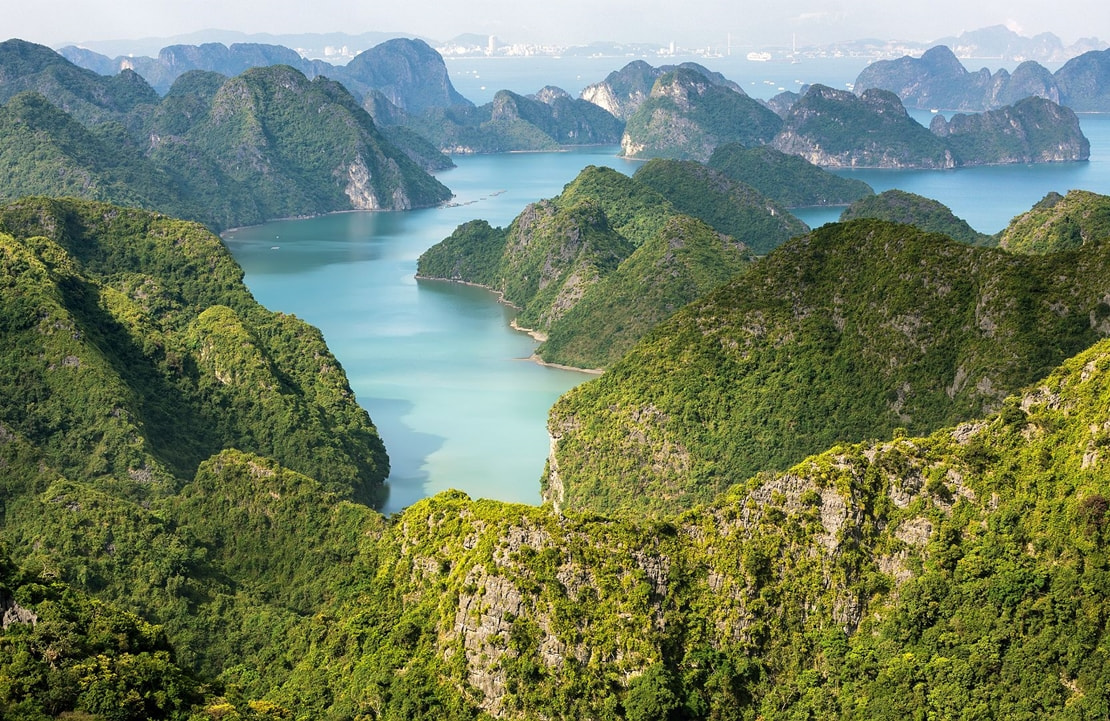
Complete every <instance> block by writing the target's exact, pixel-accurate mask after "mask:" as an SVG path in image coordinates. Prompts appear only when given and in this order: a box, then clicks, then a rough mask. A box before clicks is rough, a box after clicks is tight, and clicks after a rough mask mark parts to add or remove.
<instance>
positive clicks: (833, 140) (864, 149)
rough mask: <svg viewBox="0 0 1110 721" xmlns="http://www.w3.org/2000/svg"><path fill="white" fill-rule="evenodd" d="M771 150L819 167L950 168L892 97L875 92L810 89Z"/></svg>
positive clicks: (936, 144)
mask: <svg viewBox="0 0 1110 721" xmlns="http://www.w3.org/2000/svg"><path fill="white" fill-rule="evenodd" d="M771 146H772V147H773V148H775V149H776V150H780V151H782V152H784V153H787V154H790V155H799V156H801V157H803V158H805V159H806V160H808V161H809V162H811V163H813V164H814V165H820V166H824V167H834V168H851V167H871V168H910V167H916V168H951V167H954V166H955V160H954V158H953V157H952V155H951V153H949V152H948V151H947V149H946V148H945V147H944V144H943V143H942V142H941V141H940V140H939V139H938V138H936V137H935V136H934V135H932V134H931V133H929V131H928V130H927V129H926V128H924V127H922V126H921V125H920V124H919V123H917V122H915V121H914V120H913V119H912V118H910V117H909V115H908V114H907V113H906V110H905V108H904V107H902V104H901V103H900V102H899V101H898V98H897V96H895V95H894V94H892V93H889V92H886V91H881V90H868V91H865V92H864V93H863V94H862V95H860V96H856V95H853V94H852V93H849V92H847V91H843V90H834V89H833V88H829V87H826V86H823V85H815V86H813V87H811V88H810V89H809V90H808V91H807V92H806V94H805V95H804V96H803V97H802V98H801V99H800V100H799V101H798V102H796V103H795V104H794V105H793V107H792V108H791V109H790V111H789V112H788V113H787V115H786V118H785V119H784V120H783V126H782V130H781V131H780V132H779V134H778V135H777V136H775V138H774V140H772V141H771Z"/></svg>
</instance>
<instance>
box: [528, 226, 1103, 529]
mask: <svg viewBox="0 0 1110 721" xmlns="http://www.w3.org/2000/svg"><path fill="white" fill-rule="evenodd" d="M1108 253H1110V249H1108V248H1107V246H1106V245H1105V244H1099V245H1096V246H1092V247H1091V248H1089V249H1088V250H1087V252H1085V253H1083V252H1081V253H1077V254H1055V255H1052V256H1047V257H1039V258H1033V257H1028V256H1013V255H1010V254H1007V253H1004V252H1001V251H997V250H988V249H977V248H971V247H968V246H966V245H963V244H959V243H956V242H955V241H952V240H951V239H948V238H947V237H945V236H940V235H929V234H926V233H924V232H922V231H920V230H918V229H916V228H914V227H912V226H905V225H895V224H890V223H883V222H878V221H852V222H849V223H843V224H838V225H828V226H825V227H823V228H821V229H818V230H815V231H813V232H812V233H811V234H810V235H808V236H806V237H804V238H800V239H796V240H794V241H791V242H789V243H787V244H786V245H784V246H782V247H780V248H779V249H777V250H776V251H774V252H773V253H771V254H770V255H769V256H767V257H766V258H765V259H763V260H761V261H760V262H759V263H758V264H756V265H754V266H753V267H752V268H751V269H750V270H749V271H748V272H747V273H746V274H744V275H742V276H739V277H737V278H736V279H734V280H733V281H732V282H730V283H729V284H728V285H727V286H725V287H724V288H722V289H720V290H719V291H717V292H715V293H713V294H711V295H709V296H708V297H706V298H705V299H703V300H701V301H698V302H695V303H693V304H691V305H690V306H688V307H687V308H684V309H683V310H682V311H681V312H680V313H678V314H676V315H675V316H674V317H673V318H672V319H671V320H670V321H668V322H666V323H664V324H663V325H661V326H660V327H659V328H658V329H656V331H655V332H653V333H652V334H650V335H649V336H648V337H646V338H645V339H644V340H643V341H641V343H640V344H639V345H638V346H637V347H635V348H634V349H633V350H632V351H631V352H630V353H629V354H628V355H626V356H625V357H624V358H622V359H621V361H620V362H618V363H616V364H614V366H613V367H612V368H611V369H610V370H609V371H608V372H607V373H606V374H605V375H604V376H602V377H601V378H600V379H598V380H596V381H592V382H590V383H587V384H585V385H582V386H580V387H578V388H576V389H575V390H573V391H571V392H570V393H568V394H567V395H566V396H564V397H563V398H562V399H560V401H559V402H558V403H557V404H556V406H555V408H554V409H553V412H552V417H551V421H550V424H549V426H550V430H551V433H552V435H553V436H554V438H555V445H554V450H553V455H552V470H551V471H550V472H549V475H548V479H547V484H546V485H547V490H546V494H547V497H549V498H553V499H555V500H556V501H559V502H560V503H561V505H562V506H563V507H565V508H583V509H585V508H589V509H593V510H599V511H604V512H616V511H618V510H620V511H621V512H642V513H648V514H650V515H655V516H669V515H671V514H673V513H675V512H677V511H678V510H680V509H682V508H688V507H690V506H692V505H694V504H696V503H699V502H704V501H707V500H709V499H710V498H712V497H713V496H714V495H715V494H717V493H718V492H720V491H722V490H723V489H725V488H727V487H728V486H729V485H731V484H733V483H735V482H736V481H737V480H738V479H739V478H744V477H746V476H748V475H750V474H752V473H755V472H756V471H758V470H760V469H765V468H775V467H778V468H782V467H786V466H788V465H790V464H792V463H794V462H796V461H798V460H800V459H801V458H802V457H804V456H805V455H807V454H809V453H813V452H816V451H817V450H819V449H821V448H824V447H828V446H830V445H832V444H833V443H836V442H838V441H842V440H856V439H861V438H868V437H874V436H882V435H889V434H890V433H892V432H893V430H894V429H895V428H898V427H904V428H907V429H909V430H910V431H911V432H915V433H919V432H926V431H929V430H931V429H933V428H936V427H938V426H940V425H943V424H947V423H953V422H956V421H958V420H961V419H966V418H972V417H975V416H978V415H981V414H982V413H984V412H987V411H989V410H991V409H993V408H996V407H997V405H998V404H999V403H1000V402H1001V399H1002V398H1003V397H1004V396H1005V395H1006V394H1007V393H1009V392H1011V391H1012V390H1015V389H1017V388H1020V387H1021V386H1022V385H1024V384H1026V383H1029V382H1031V381H1032V380H1034V379H1035V378H1036V377H1037V376H1039V375H1041V374H1043V373H1045V372H1047V371H1048V370H1049V369H1050V368H1052V367H1053V366H1054V365H1055V364H1056V363H1059V362H1060V361H1061V360H1063V359H1064V358H1066V357H1067V356H1068V355H1070V354H1072V353H1074V352H1077V351H1078V350H1080V349H1082V348H1083V347H1085V346H1087V345H1089V344H1091V343H1093V342H1094V341H1095V340H1097V339H1098V338H1099V337H1101V336H1103V335H1105V334H1106V333H1107V332H1110V323H1107V310H1106V305H1105V303H1104V299H1105V297H1106V296H1105V294H1106V293H1107V292H1108V291H1110V286H1108V284H1107V277H1108V276H1107V273H1106V268H1107V263H1110V255H1108Z"/></svg>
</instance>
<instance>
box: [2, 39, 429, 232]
mask: <svg viewBox="0 0 1110 721" xmlns="http://www.w3.org/2000/svg"><path fill="white" fill-rule="evenodd" d="M142 87H145V92H140V90H141V89H142ZM0 98H2V99H4V100H6V101H7V102H6V105H4V106H3V107H0V129H2V130H3V131H4V132H2V133H0V158H3V159H4V160H5V163H6V167H7V168H8V172H7V173H5V175H4V177H3V178H2V179H0V200H15V199H17V198H20V197H23V196H26V195H29V194H41V195H49V196H55V197H59V196H73V197H80V198H86V199H90V200H102V201H107V202H113V203H117V204H123V205H129V206H137V207H142V208H146V209H148V210H157V211H160V212H164V213H167V214H171V215H174V216H176V217H184V218H189V219H192V220H198V221H201V222H204V223H206V224H208V225H209V226H210V227H212V228H226V227H231V226H237V225H246V224H251V223H259V222H262V221H264V220H268V219H273V218H281V217H289V216H297V215H311V214H318V213H326V212H331V211H337V210H350V209H372V210H406V209H409V208H415V207H426V206H430V205H435V204H437V203H440V202H443V201H444V200H446V199H448V198H449V197H450V195H451V193H450V191H449V190H448V189H447V188H446V187H444V186H443V185H442V184H441V183H439V182H438V181H437V180H436V179H435V178H433V177H432V176H431V175H429V174H428V173H427V172H425V171H424V170H423V169H422V168H421V167H420V166H418V165H417V164H416V163H415V162H414V161H412V160H411V159H410V158H409V157H408V156H407V155H406V154H405V152H403V151H402V150H400V149H398V148H397V147H396V146H394V145H393V144H392V143H390V142H389V141H388V140H386V138H385V137H384V136H383V135H382V134H381V133H380V132H379V131H378V129H377V127H376V126H375V125H374V123H373V120H371V118H370V116H369V115H368V114H367V113H366V111H365V110H363V109H362V107H361V106H360V104H359V102H358V101H357V100H356V99H355V98H354V97H353V96H352V95H351V94H350V93H349V92H347V91H346V90H345V89H344V88H343V87H342V86H341V85H339V84H337V83H334V82H332V81H329V80H326V79H324V78H317V79H316V80H313V81H309V80H308V79H307V78H306V77H305V76H304V75H303V74H301V73H300V72H299V71H297V70H294V69H293V68H290V67H288V66H273V67H267V68H257V69H252V70H249V71H247V72H245V73H243V74H242V75H240V76H237V77H235V78H230V79H228V78H225V77H223V76H221V75H217V74H215V73H206V72H200V71H196V72H192V73H186V74H184V75H182V76H181V77H180V78H179V79H178V81H177V82H176V83H175V84H174V86H173V87H172V88H170V90H169V92H168V93H167V95H166V97H165V98H161V99H160V98H158V96H157V94H156V93H154V91H153V90H151V89H150V87H149V86H146V85H145V83H143V81H142V79H141V78H138V76H136V75H134V73H126V72H125V73H121V74H120V75H118V76H116V77H114V78H105V77H103V76H99V75H96V74H95V73H92V72H90V71H87V70H82V69H79V68H77V67H76V66H74V65H72V64H71V63H69V61H67V60H65V59H64V58H62V57H61V56H59V55H57V54H56V53H54V52H53V51H52V50H50V49H48V48H44V47H42V46H37V45H33V44H30V43H23V42H22V41H8V42H6V43H0ZM394 135H395V137H398V138H399V139H400V140H401V142H402V143H403V144H404V145H405V147H406V148H408V149H409V152H412V153H413V154H414V155H416V156H417V157H420V158H421V159H422V162H426V163H428V164H429V165H433V164H434V163H435V159H434V158H432V157H429V153H428V148H426V147H425V145H426V144H425V145H421V141H418V140H414V139H412V138H410V137H407V136H403V135H401V134H400V133H395V134H394Z"/></svg>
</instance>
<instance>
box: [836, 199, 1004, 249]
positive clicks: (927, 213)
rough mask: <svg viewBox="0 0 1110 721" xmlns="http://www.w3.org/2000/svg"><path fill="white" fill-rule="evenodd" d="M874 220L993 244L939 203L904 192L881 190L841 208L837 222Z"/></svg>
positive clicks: (971, 243)
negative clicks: (860, 219) (876, 193)
mask: <svg viewBox="0 0 1110 721" xmlns="http://www.w3.org/2000/svg"><path fill="white" fill-rule="evenodd" d="M857 218H874V219H876V220H886V221H889V222H891V223H903V224H905V225H913V226H916V227H917V228H919V229H921V230H924V231H925V232H927V233H942V234H944V235H947V236H948V237H949V238H952V239H954V240H958V241H960V242H961V243H967V244H968V245H995V244H996V242H995V239H994V238H992V237H991V236H989V235H986V234H985V233H980V232H979V231H977V230H975V229H974V228H972V227H971V226H970V225H968V224H967V221H966V220H964V219H963V218H958V217H956V215H955V214H954V213H953V212H952V209H951V208H949V207H948V206H946V205H944V204H943V203H941V202H939V201H936V200H933V199H932V198H925V197H923V196H920V195H917V194H916V193H907V192H906V191H904V190H885V191H883V192H882V193H879V194H878V195H872V196H869V197H866V198H861V199H860V200H857V201H856V202H854V203H852V204H851V205H850V206H848V207H847V208H845V210H844V212H843V213H841V214H840V220H841V221H847V220H856V219H857Z"/></svg>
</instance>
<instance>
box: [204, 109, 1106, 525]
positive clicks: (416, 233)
mask: <svg viewBox="0 0 1110 721" xmlns="http://www.w3.org/2000/svg"><path fill="white" fill-rule="evenodd" d="M926 121H927V119H926ZM1081 122H1082V123H1083V126H1084V131H1085V132H1086V133H1087V135H1088V137H1089V138H1090V139H1091V141H1092V160H1091V161H1090V162H1088V163H1068V164H1060V165H1036V166H1000V167H991V168H970V169H965V170H955V171H851V172H846V173H845V174H846V175H851V176H852V177H858V178H861V179H862V180H865V181H866V182H868V183H870V184H871V185H872V187H874V188H875V190H877V191H882V190H886V189H888V188H892V187H898V188H902V189H904V190H908V191H911V192H915V193H920V194H921V195H925V196H928V197H932V198H936V199H938V200H940V201H941V202H943V203H945V204H946V205H948V206H949V207H951V208H952V209H953V210H954V211H955V212H956V214H957V215H959V216H960V217H962V218H964V219H966V220H967V221H968V222H970V223H971V224H972V226H974V227H975V228H976V229H978V230H981V231H983V232H988V233H993V232H996V231H997V230H1000V229H1001V228H1003V227H1004V226H1005V225H1006V224H1007V223H1008V222H1009V220H1010V219H1011V218H1012V217H1013V216H1015V215H1017V214H1019V213H1021V212H1024V211H1025V210H1028V209H1029V207H1030V206H1032V205H1033V204H1034V203H1035V202H1037V201H1038V200H1040V199H1041V198H1042V197H1044V195H1045V194H1046V193H1048V192H1049V191H1052V190H1055V191H1058V192H1061V193H1063V192H1066V191H1067V190H1069V189H1072V188H1084V189H1089V190H1094V191H1096V192H1101V193H1105V194H1110V116H1102V115H1086V116H1082V119H1081ZM616 152H617V148H615V147H605V148H591V149H585V150H581V151H576V152H570V153H520V154H508V155H491V156H476V157H460V158H456V162H457V163H458V166H459V167H458V168H455V169H453V170H450V171H447V172H445V173H442V174H440V176H439V177H440V179H441V180H442V181H443V182H444V183H446V184H447V185H448V186H449V187H450V188H451V189H452V190H453V191H454V193H455V195H456V197H455V199H454V205H453V206H452V207H445V208H436V209H428V210H420V211H412V212H407V213H341V214H336V215H330V216H325V217H321V218H312V219H308V220H290V221H282V222H275V223H269V224H266V225H262V226H257V227H253V228H246V229H240V230H236V231H231V232H229V233H227V234H225V239H226V242H227V245H228V247H229V248H230V249H231V251H232V252H233V253H234V254H235V257H236V258H237V259H238V261H239V262H240V264H241V265H242V266H243V268H244V270H245V272H246V282H247V285H248V286H249V287H250V289H251V291H252V292H253V293H254V294H255V297H256V298H258V300H259V301H260V302H261V303H263V304H264V305H266V306H267V307H269V308H271V309H274V310H280V311H284V312H288V313H293V314H295V315H297V316H299V317H301V318H303V319H305V320H307V321H308V322H310V323H312V324H314V325H316V326H318V327H319V328H320V329H321V330H322V331H323V332H324V336H325V337H326V338H327V341H328V344H329V346H330V347H331V349H332V350H333V352H334V353H335V354H336V356H337V357H338V358H339V360H340V361H341V362H342V364H343V366H344V368H345V370H346V371H347V375H348V377H349V378H350V381H351V386H352V388H353V389H354V391H355V393H356V395H357V397H358V400H359V402H360V403H361V404H362V405H363V406H364V407H365V408H366V409H367V410H368V411H369V412H370V416H371V417H372V418H373V419H374V422H375V423H376V424H377V425H378V428H379V431H380V432H381V435H382V438H383V439H384V440H385V443H386V448H387V450H388V451H389V455H390V460H391V463H392V474H391V476H390V478H389V485H390V496H389V501H388V503H387V504H386V506H385V507H384V509H383V510H384V511H385V512H387V513H392V512H395V511H398V510H400V509H401V508H404V507H405V506H408V505H411V504H412V503H413V502H415V501H417V500H419V499H420V498H423V497H425V496H427V495H430V494H434V493H437V492H439V491H442V490H446V489H448V488H459V489H462V490H464V491H466V492H467V493H469V494H470V495H471V496H472V497H475V498H478V497H486V498H496V499H500V500H505V501H513V502H521V503H530V504H535V503H538V502H539V483H538V479H539V477H540V475H541V473H542V471H543V466H544V462H545V459H546V456H547V452H548V444H549V440H548V436H547V431H546V418H547V411H548V409H549V408H550V406H551V405H552V403H554V401H555V400H556V399H557V398H558V397H559V395H561V394H562V393H563V392H565V391H566V390H568V389H570V388H572V387H573V386H575V385H577V384H578V383H581V382H583V381H585V380H588V379H589V378H590V376H588V375H586V374H582V373H576V372H571V371H564V370H558V369H552V368H545V367H542V366H540V365H537V364H535V363H532V362H529V361H528V360H526V359H527V358H528V357H529V356H530V355H531V353H532V351H533V349H534V348H535V343H534V342H533V341H532V340H531V339H530V338H529V337H528V336H527V335H525V334H523V333H518V332H516V331H513V330H512V329H510V328H509V326H508V322H509V320H510V319H511V318H512V312H511V310H510V309H509V308H507V307H505V306H503V305H501V304H499V303H497V302H496V298H495V297H494V296H493V294H491V293H488V292H486V291H484V290H482V289H479V288H473V287H467V286H460V285H455V284H451V283H441V282H430V281H422V282H418V281H416V280H415V279H414V277H413V275H414V273H415V272H416V259H417V257H418V256H419V255H420V254H421V253H422V252H423V251H424V250H426V249H427V248H428V247H430V246H432V245H434V244H435V243H437V242H439V241H440V240H442V239H443V238H445V237H446V236H448V235H450V233H451V231H452V230H454V229H455V227H456V226H457V225H459V224H460V223H463V222H466V221H468V220H471V219H473V218H484V219H486V220H488V221H489V222H490V223H492V224H493V225H507V224H508V223H509V222H510V221H511V220H512V219H513V218H514V217H516V215H517V214H518V213H519V212H520V211H521V210H522V209H523V208H524V206H525V205H526V204H528V203H530V202H533V201H535V200H538V199H540V198H548V197H552V196H554V195H557V194H558V193H559V192H560V191H561V190H562V188H563V185H565V184H566V183H568V182H569V181H571V180H572V179H573V178H574V177H575V176H576V175H577V174H578V172H579V170H581V168H582V167H584V166H586V165H589V164H594V165H608V166H610V167H614V168H617V169H618V170H621V171H623V172H626V173H631V172H634V170H635V169H636V167H637V164H635V163H632V162H628V161H623V160H620V159H619V158H617V157H615V153H616ZM839 213H840V209H828V208H818V209H808V210H802V211H799V212H798V215H799V216H800V217H802V219H803V220H805V221H806V222H807V223H809V224H810V225H811V226H816V225H820V224H822V223H824V222H829V221H834V220H836V218H837V216H838V215H839Z"/></svg>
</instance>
